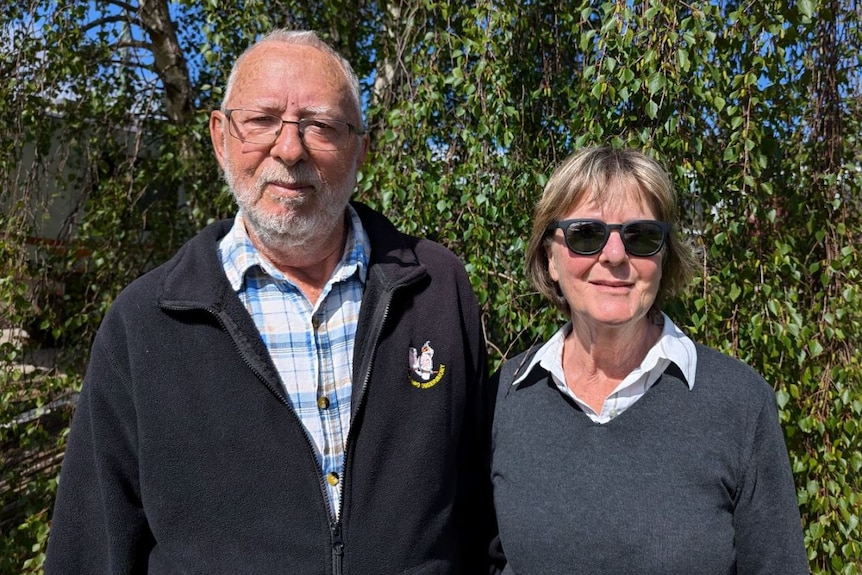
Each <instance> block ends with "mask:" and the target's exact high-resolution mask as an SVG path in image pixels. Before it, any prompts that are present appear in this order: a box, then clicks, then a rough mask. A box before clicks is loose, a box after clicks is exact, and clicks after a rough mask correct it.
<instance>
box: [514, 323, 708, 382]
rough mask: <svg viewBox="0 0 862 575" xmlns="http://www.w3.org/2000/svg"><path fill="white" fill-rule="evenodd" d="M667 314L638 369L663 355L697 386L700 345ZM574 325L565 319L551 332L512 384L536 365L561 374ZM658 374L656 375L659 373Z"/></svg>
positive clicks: (648, 367)
mask: <svg viewBox="0 0 862 575" xmlns="http://www.w3.org/2000/svg"><path fill="white" fill-rule="evenodd" d="M662 317H663V318H664V327H663V328H662V332H661V336H659V338H658V341H656V343H655V345H653V346H652V348H650V350H649V351H648V352H647V354H646V357H644V359H643V361H642V362H641V365H640V367H638V368H637V369H638V370H639V371H651V370H653V369H655V367H656V366H657V365H659V362H660V361H661V360H663V359H666V360H668V361H671V362H673V363H675V364H676V366H677V367H678V368H679V369H680V371H681V372H682V374H683V376H684V377H685V383H686V384H687V385H688V388H689V389H693V388H694V374H695V372H696V371H697V349H696V348H695V346H694V342H693V341H692V340H691V339H690V338H689V337H688V336H686V335H685V334H684V333H683V332H682V331H681V330H680V329H679V328H678V327H677V326H676V324H674V323H673V321H671V319H670V318H669V317H668V316H667V315H666V314H665V313H662ZM571 329H572V322H568V323H566V324H565V325H564V326H563V327H561V328H560V329H558V330H557V332H556V333H555V334H554V335H553V336H551V338H550V339H549V340H548V341H547V342H545V343H544V345H542V347H540V348H539V350H538V351H537V352H536V353H535V354H534V355H533V357H532V358H531V359H530V361H529V363H528V364H527V365H526V366H525V367H523V368H522V369H519V370H518V376H517V377H516V378H515V380H514V381H513V382H512V385H513V386H515V385H518V384H519V383H521V382H522V381H524V379H526V377H527V375H528V374H529V373H530V372H531V371H532V370H533V368H535V367H536V366H537V365H538V366H541V367H542V368H544V369H545V370H547V371H548V372H550V373H553V374H558V375H557V377H559V378H560V379H561V380H562V378H561V377H560V375H561V374H562V371H563V365H562V358H563V342H564V341H565V339H566V335H567V334H568V333H569V332H570V331H571ZM656 377H657V375H656Z"/></svg>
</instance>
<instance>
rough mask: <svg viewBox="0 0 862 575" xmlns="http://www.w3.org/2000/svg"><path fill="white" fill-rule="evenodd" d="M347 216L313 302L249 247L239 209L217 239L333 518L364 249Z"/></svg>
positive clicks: (357, 227) (358, 228) (357, 226)
mask: <svg viewBox="0 0 862 575" xmlns="http://www.w3.org/2000/svg"><path fill="white" fill-rule="evenodd" d="M348 215H349V220H350V224H351V225H350V226H349V229H348V232H347V240H346V242H345V249H344V255H343V256H342V258H341V261H340V262H339V263H338V265H337V266H336V268H335V270H334V271H333V272H332V276H331V277H330V278H329V281H328V282H327V283H326V286H324V288H323V291H322V292H321V294H320V297H319V298H318V301H317V302H316V303H315V304H312V303H310V302H309V301H308V300H307V299H306V298H305V296H304V295H303V294H302V292H301V291H300V290H299V288H298V287H297V286H296V285H295V284H294V283H293V282H291V281H290V280H289V279H288V278H287V277H286V276H285V275H284V274H283V273H281V272H280V271H279V270H278V269H276V268H275V267H274V266H273V265H272V263H270V262H269V261H268V260H267V259H266V258H264V257H263V256H262V255H261V254H260V252H258V250H257V249H255V247H254V245H252V243H251V240H250V239H249V237H248V234H247V233H246V229H245V224H244V222H243V219H242V214H238V215H237V218H236V220H235V222H234V225H233V227H232V228H231V230H230V232H228V234H227V235H226V236H225V237H224V238H222V240H221V242H220V243H219V256H220V258H221V262H222V266H223V267H224V270H225V274H227V279H228V280H229V281H230V284H231V286H232V287H233V289H234V290H235V291H236V293H237V295H238V296H239V298H240V300H242V302H243V304H244V305H245V308H246V309H247V310H248V313H249V314H250V315H251V317H252V319H253V320H254V323H255V325H256V326H257V329H258V331H260V334H261V337H262V338H263V342H264V344H265V345H266V348H267V349H268V350H269V355H270V357H271V358H272V361H273V363H274V364H275V367H276V369H277V370H278V373H279V375H280V376H281V383H282V386H283V388H284V391H285V394H286V396H287V401H288V403H289V404H290V406H291V407H292V408H293V410H294V411H295V412H296V414H297V415H298V416H299V419H300V421H301V422H302V424H303V426H304V427H305V430H306V433H307V434H308V437H309V438H310V439H311V442H312V444H313V445H314V447H315V451H316V454H317V463H318V465H319V466H320V469H321V471H322V473H323V477H324V480H325V482H326V486H327V494H328V497H329V503H330V512H331V513H332V516H333V518H336V519H337V517H338V513H339V510H340V502H341V478H342V477H343V471H344V443H345V440H346V438H347V432H348V429H350V394H351V390H352V381H351V377H352V373H353V344H354V340H355V336H356V326H357V322H358V320H359V306H360V304H361V301H362V291H363V288H364V286H365V278H366V274H367V271H368V257H369V255H370V253H371V246H370V243H369V240H368V235H367V234H366V233H365V230H364V229H363V227H362V222H361V221H360V220H359V216H358V215H357V214H356V212H355V211H354V209H353V207H351V206H348Z"/></svg>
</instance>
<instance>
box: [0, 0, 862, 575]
mask: <svg viewBox="0 0 862 575" xmlns="http://www.w3.org/2000/svg"><path fill="white" fill-rule="evenodd" d="M224 4H225V3H221V2H215V1H213V0H206V1H204V2H192V1H191V0H186V1H182V2H173V3H168V2H167V1H165V0H155V1H154V0H146V1H144V0H142V1H139V2H137V3H135V2H130V3H124V2H120V1H105V0H101V1H93V2H89V3H81V2H75V1H72V0H60V1H59V2H45V1H39V0H29V1H25V2H17V3H6V5H3V6H2V7H0V24H2V30H3V34H2V41H3V42H5V45H6V48H7V49H4V50H0V70H2V75H0V77H2V78H4V80H3V82H2V83H0V121H2V125H3V126H4V130H3V131H0V182H2V196H0V198H2V199H0V203H2V206H3V210H2V212H0V266H2V267H0V302H2V304H0V323H2V325H0V327H3V328H11V327H19V326H25V327H26V328H27V329H28V332H29V333H30V335H31V337H32V339H34V340H38V341H35V342H34V341H30V342H27V341H20V340H15V341H11V342H8V343H3V344H0V363H3V369H2V370H0V396H2V397H0V444H2V446H3V449H2V452H0V532H2V533H3V538H2V539H0V573H20V572H21V571H22V570H23V571H24V572H33V573H36V572H40V570H41V560H42V553H43V551H44V544H45V541H46V537H47V534H48V530H49V519H50V518H49V514H50V506H51V502H52V497H53V493H54V489H55V486H56V477H57V469H58V467H57V466H58V463H59V461H60V458H61V456H62V450H63V441H64V433H63V430H64V429H65V427H66V426H67V424H68V420H69V416H70V411H71V410H69V409H62V408H58V407H54V406H56V405H58V404H57V403H52V402H59V405H63V404H64V400H65V399H69V398H71V397H73V396H72V395H70V394H73V393H74V392H75V390H77V389H78V388H79V387H80V382H81V378H82V374H83V370H84V368H85V365H86V359H87V348H88V346H89V342H90V340H91V338H92V335H93V333H94V330H95V329H96V327H97V326H98V323H99V321H100V319H101V317H102V315H103V314H104V312H105V310H106V309H107V307H108V306H109V305H110V302H111V301H112V300H113V298H114V297H115V296H116V294H117V293H118V292H119V290H120V289H122V287H123V286H124V285H126V284H127V283H128V282H129V281H131V280H132V279H133V278H134V277H136V276H138V275H140V274H141V273H143V272H144V271H145V270H147V269H149V268H150V267H152V266H154V265H156V264H158V263H159V262H161V261H164V260H165V259H167V258H168V257H169V256H170V254H172V253H173V252H174V251H175V250H176V249H177V247H178V246H179V245H180V244H181V242H183V241H184V240H185V239H187V238H188V237H190V235H192V234H193V233H194V231H196V230H198V229H200V227H202V226H203V225H204V224H205V223H206V222H208V221H211V220H213V219H216V218H220V217H225V216H228V215H230V214H231V212H232V211H233V206H232V201H231V198H230V197H229V194H227V193H226V190H225V187H224V184H223V183H222V182H221V181H220V180H219V175H218V170H217V165H216V163H215V161H214V159H213V156H212V152H211V150H210V146H209V136H208V133H207V129H206V125H207V116H208V112H209V110H211V109H212V108H215V107H217V106H218V105H219V104H220V99H221V87H222V86H223V85H224V83H225V79H226V74H227V72H228V69H229V66H230V64H231V63H232V62H233V61H234V59H235V58H236V56H237V55H238V54H239V53H240V52H241V51H242V50H243V49H244V48H245V47H246V46H247V45H248V44H249V43H250V42H252V41H253V39H255V38H256V37H258V36H259V35H260V34H262V33H264V32H265V31H267V30H269V29H271V28H272V27H276V26H287V27H296V28H312V29H315V30H318V31H319V33H321V35H323V36H324V37H325V38H327V39H328V40H330V41H331V42H332V43H333V44H334V45H335V46H336V47H337V48H338V49H339V50H340V51H341V52H343V53H344V54H345V55H346V56H347V57H348V58H349V59H350V61H351V62H352V63H353V64H354V66H355V68H356V70H357V72H358V74H359V75H360V77H361V78H363V79H364V80H363V81H364V82H365V84H366V85H365V88H366V93H367V95H368V99H367V102H366V108H367V116H368V123H369V126H370V128H371V133H372V150H371V154H370V157H369V160H368V162H367V164H366V167H365V169H364V170H363V174H362V178H361V180H360V183H359V189H358V192H357V196H358V198H359V199H361V200H364V201H366V202H369V203H371V204H373V205H375V206H376V207H378V208H379V209H381V210H383V211H384V212H386V213H387V214H388V215H389V216H390V217H392V218H393V219H394V220H395V221H396V222H397V223H398V225H399V226H400V227H402V228H403V229H405V230H406V231H409V232H412V233H415V234H420V235H423V236H426V237H430V238H432V239H435V240H437V241H439V242H441V243H443V244H445V245H447V246H449V247H450V248H451V249H453V250H454V251H455V252H456V253H457V254H459V255H460V256H461V257H462V259H463V260H464V262H465V264H466V266H467V269H468V271H469V273H470V277H471V281H472V283H473V286H474V288H475V289H476V292H477V294H478V296H479V300H480V303H481V305H482V311H483V317H484V325H485V329H486V336H487V339H488V345H489V350H490V352H491V359H492V362H493V366H497V365H499V363H500V362H501V361H504V360H505V359H506V358H507V357H511V356H512V355H513V354H514V353H516V352H518V351H520V350H522V349H524V348H526V347H527V346H529V345H531V344H532V343H534V342H537V341H541V340H543V339H544V338H546V337H547V336H548V335H550V333H552V332H553V331H554V330H555V329H556V327H557V326H558V325H559V322H560V321H561V318H560V317H559V316H558V315H557V314H556V313H555V312H553V311H552V310H550V309H548V308H547V306H546V304H545V303H544V302H543V301H542V300H541V299H540V298H539V297H537V295H536V294H534V293H533V292H532V290H531V288H530V286H529V285H528V283H527V282H526V280H525V278H524V273H523V254H524V248H525V241H526V238H527V237H528V235H529V231H530V221H531V209H532V205H533V203H534V202H535V201H536V199H537V198H538V196H539V194H540V193H541V189H542V187H543V185H544V183H545V180H546V178H547V175H548V174H549V173H550V172H551V170H552V169H553V167H554V166H555V165H556V164H557V163H559V162H560V161H561V160H562V159H563V158H564V157H565V156H566V155H568V154H569V153H570V152H572V151H574V150H575V149H577V148H579V147H581V146H584V145H592V144H606V143H610V144H613V145H629V146H635V147H638V148H642V149H644V150H646V151H647V152H648V153H651V154H655V155H656V156H657V157H658V158H659V159H660V161H661V162H662V163H663V164H664V165H666V166H667V167H668V168H669V170H670V172H671V174H672V176H673V178H674V180H675V183H676V185H677V187H678V189H679V190H680V192H681V194H682V196H683V198H682V199H683V206H684V212H683V214H682V215H683V218H684V220H685V223H686V230H687V232H688V233H689V234H690V239H691V241H692V243H693V244H694V245H695V246H696V247H697V248H698V249H699V253H700V254H701V257H702V273H701V274H700V276H699V277H698V278H697V279H696V281H695V282H694V283H693V285H692V286H691V290H690V293H689V294H688V295H686V296H685V297H682V298H680V299H679V300H677V301H674V302H670V305H669V309H668V311H669V313H670V314H671V315H672V316H673V317H674V319H675V321H677V323H678V324H680V325H681V326H683V327H684V328H685V329H687V330H688V331H689V332H690V333H691V334H692V335H693V336H694V337H695V338H696V339H698V340H699V341H701V342H703V343H706V344H709V345H712V346H714V347H717V348H719V349H722V350H723V351H726V352H727V353H730V354H732V355H735V356H737V357H740V358H741V359H743V360H745V361H747V362H748V363H750V364H751V365H752V366H753V367H754V368H755V369H757V370H758V371H759V372H761V373H762V374H763V375H764V376H765V377H766V378H767V379H768V380H769V381H770V382H771V383H772V384H773V385H774V387H775V390H776V398H777V401H778V404H779V406H780V416H781V420H782V424H783V425H784V429H785V434H786V437H787V441H788V447H789V449H790V454H791V460H792V465H793V469H794V474H795V478H796V482H797V487H798V495H799V502H800V508H801V510H802V513H803V521H804V528H805V538H806V546H807V549H808V554H809V559H810V563H811V568H812V571H813V572H814V573H817V574H819V573H838V574H853V573H862V526H860V509H862V480H860V476H862V448H860V446H862V357H860V354H862V351H860V349H859V346H858V342H859V341H862V325H860V322H861V321H862V294H860V289H862V288H860V287H859V286H860V285H862V284H860V281H859V280H860V278H859V274H860V272H859V269H860V264H862V261H860V251H859V248H858V244H859V241H858V240H859V239H860V233H859V230H860V229H862V222H860V214H861V213H862V209H860V208H862V206H860V193H859V191H860V189H862V164H860V162H862V146H860V142H859V138H858V134H859V133H860V131H862V130H860V129H862V125H860V120H862V99H860V94H862V90H860V74H859V70H860V69H862V68H860V54H862V36H860V35H862V28H860V25H859V20H860V16H862V14H860V12H862V11H860V8H859V6H858V4H857V3H856V2H854V1H853V0H800V1H798V2H795V3H787V2H779V1H777V0H764V1H762V2H739V1H731V0H718V1H714V2H695V3H687V4H682V3H678V2H667V1H664V2H662V1H658V0H632V1H629V2H622V1H610V0H609V1H604V2H602V1H586V0H583V1H573V0H567V1H563V2H560V1H559V0H556V1H550V0H530V1H523V0H519V1H515V0H477V1H475V2H472V3H459V2H450V1H444V0H402V1H399V2H388V1H379V0H378V1H373V0H361V1H359V2H355V1H354V2H347V1H346V0H326V1H323V2H312V1H310V0H286V1H263V0H249V1H246V2H242V3H238V4H237V3H234V4H229V5H224ZM58 204H61V205H66V206H69V205H71V206H72V207H71V209H67V211H66V212H58V209H57V205H58ZM46 214H50V215H51V218H50V219H48V220H46V219H45V215H46ZM58 221H59V222H60V225H56V223H57V222H58ZM49 224H50V225H49ZM51 225H54V227H53V228H52V227H51ZM34 238H41V239H34ZM46 240H48V241H46ZM58 343H59V344H62V345H61V349H62V350H63V353H62V354H61V356H60V358H59V360H58V362H57V363H56V364H55V365H52V366H50V367H49V368H48V369H39V370H36V371H26V370H24V369H23V368H22V367H21V362H22V359H24V358H26V357H29V356H30V355H32V353H33V349H32V348H33V347H38V346H39V345H41V346H43V347H44V346H46V345H55V344H58ZM48 407H50V408H51V409H47V408H48ZM40 409H41V411H40ZM33 410H36V411H33ZM25 413H27V414H30V415H29V416H28V417H22V415H21V414H25Z"/></svg>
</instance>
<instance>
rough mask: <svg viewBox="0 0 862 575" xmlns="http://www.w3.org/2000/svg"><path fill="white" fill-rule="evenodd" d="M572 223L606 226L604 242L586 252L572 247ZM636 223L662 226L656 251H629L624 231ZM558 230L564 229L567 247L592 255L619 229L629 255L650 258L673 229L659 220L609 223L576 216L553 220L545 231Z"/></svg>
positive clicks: (660, 247) (659, 248)
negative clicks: (569, 218) (637, 252)
mask: <svg viewBox="0 0 862 575" xmlns="http://www.w3.org/2000/svg"><path fill="white" fill-rule="evenodd" d="M572 224H601V225H602V226H604V228H605V237H604V239H603V240H602V243H601V244H600V245H599V247H598V248H597V249H595V250H590V251H586V252H584V251H577V250H574V249H572V246H570V245H569V238H568V235H567V234H566V230H567V229H568V228H569V226H571V225H572ZM636 224H651V225H657V226H658V227H659V228H661V231H662V236H661V242H659V245H658V247H657V248H656V249H655V251H653V252H650V253H647V254H634V253H632V252H631V251H629V247H628V245H626V240H625V235H624V231H625V229H626V228H627V227H628V226H631V225H636ZM556 230H563V242H565V244H566V247H567V248H568V249H569V251H570V252H572V253H573V254H577V255H581V256H592V255H595V254H597V253H599V252H600V251H602V250H603V249H605V246H607V245H608V240H610V238H611V232H612V231H614V230H617V231H618V232H619V234H620V240H621V241H622V242H623V247H624V248H625V250H626V253H627V254H628V255H630V256H634V257H638V258H648V257H652V256H654V255H656V254H657V253H659V252H660V251H661V250H662V248H663V247H664V246H665V245H666V244H667V238H668V235H669V234H670V231H671V225H670V224H669V223H667V222H662V221H659V220H632V221H630V222H626V223H624V224H609V223H606V222H603V221H602V220H594V219H589V218H576V219H571V220H554V221H553V222H551V223H550V224H548V227H547V228H545V232H546V233H548V234H552V233H554V232H555V231H556Z"/></svg>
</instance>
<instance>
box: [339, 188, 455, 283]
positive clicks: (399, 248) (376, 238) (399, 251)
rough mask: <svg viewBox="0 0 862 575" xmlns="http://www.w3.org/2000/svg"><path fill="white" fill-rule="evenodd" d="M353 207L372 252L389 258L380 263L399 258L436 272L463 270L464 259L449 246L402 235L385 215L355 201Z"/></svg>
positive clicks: (409, 235)
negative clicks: (437, 270)
mask: <svg viewBox="0 0 862 575" xmlns="http://www.w3.org/2000/svg"><path fill="white" fill-rule="evenodd" d="M351 205H352V206H353V208H354V209H355V210H356V213H357V214H358V215H359V218H360V219H361V220H362V225H363V226H364V227H365V230H366V232H367V233H368V237H369V239H370V241H371V246H372V248H371V249H372V251H374V252H376V253H377V255H383V254H386V256H387V257H386V258H379V259H378V261H382V260H384V259H390V258H391V257H395V258H397V259H400V260H402V261H409V260H417V263H421V264H423V265H425V266H426V267H429V268H430V269H432V270H433V269H437V268H439V267H440V266H442V267H445V268H452V267H455V268H461V269H463V267H464V265H463V262H462V261H461V259H460V258H459V257H458V256H457V255H455V253H454V252H452V250H450V249H449V248H447V247H446V246H444V245H442V244H440V243H439V242H436V241H434V240H430V239H427V238H422V237H418V236H414V235H411V234H407V233H404V232H402V231H401V230H399V229H398V228H397V227H396V226H395V224H394V223H392V221H391V220H390V219H389V218H388V217H386V216H385V215H384V214H382V213H380V212H378V211H376V210H374V209H372V208H370V207H368V206H367V205H365V204H363V203H361V202H355V201H354V202H351Z"/></svg>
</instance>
